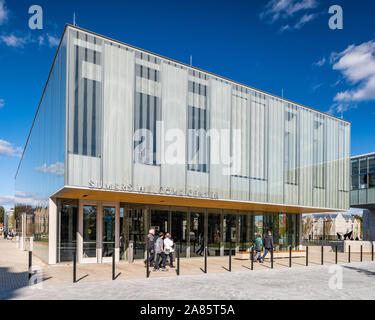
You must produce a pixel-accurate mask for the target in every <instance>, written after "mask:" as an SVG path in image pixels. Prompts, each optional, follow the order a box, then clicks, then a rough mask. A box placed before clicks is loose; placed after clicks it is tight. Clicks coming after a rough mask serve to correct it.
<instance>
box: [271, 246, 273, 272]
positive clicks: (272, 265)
mask: <svg viewBox="0 0 375 320" xmlns="http://www.w3.org/2000/svg"><path fill="white" fill-rule="evenodd" d="M271 269H273V248H272V249H271Z"/></svg>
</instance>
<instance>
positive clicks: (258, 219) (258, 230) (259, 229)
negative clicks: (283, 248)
mask: <svg viewBox="0 0 375 320" xmlns="http://www.w3.org/2000/svg"><path fill="white" fill-rule="evenodd" d="M258 235H260V236H262V237H263V215H257V216H255V217H254V235H253V241H254V240H255V239H256V237H257V236H258Z"/></svg>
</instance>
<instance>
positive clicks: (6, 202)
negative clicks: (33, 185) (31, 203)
mask: <svg viewBox="0 0 375 320" xmlns="http://www.w3.org/2000/svg"><path fill="white" fill-rule="evenodd" d="M0 206H4V207H13V206H14V196H2V195H0Z"/></svg>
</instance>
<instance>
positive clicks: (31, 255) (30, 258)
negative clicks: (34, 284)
mask: <svg viewBox="0 0 375 320" xmlns="http://www.w3.org/2000/svg"><path fill="white" fill-rule="evenodd" d="M32 265H33V252H32V251H29V281H30V279H31V267H32Z"/></svg>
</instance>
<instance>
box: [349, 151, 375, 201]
mask: <svg viewBox="0 0 375 320" xmlns="http://www.w3.org/2000/svg"><path fill="white" fill-rule="evenodd" d="M373 203H375V154H368V155H364V156H359V157H354V158H352V160H351V194H350V204H351V205H355V206H358V205H366V204H373Z"/></svg>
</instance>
